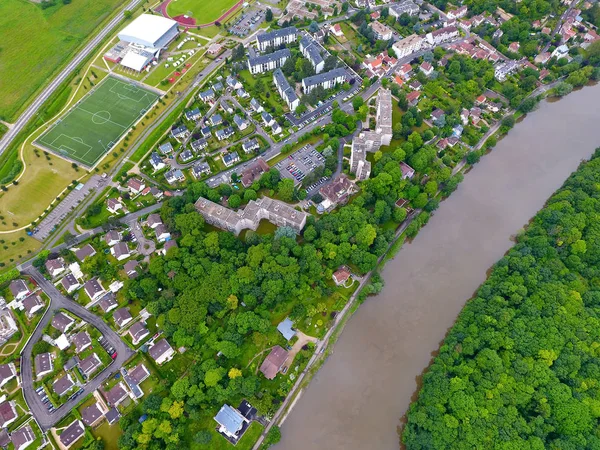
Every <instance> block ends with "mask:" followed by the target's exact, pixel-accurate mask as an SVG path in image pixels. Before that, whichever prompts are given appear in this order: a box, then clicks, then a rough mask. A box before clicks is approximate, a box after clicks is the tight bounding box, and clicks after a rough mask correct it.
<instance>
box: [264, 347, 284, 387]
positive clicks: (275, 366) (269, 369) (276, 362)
mask: <svg viewBox="0 0 600 450" xmlns="http://www.w3.org/2000/svg"><path fill="white" fill-rule="evenodd" d="M288 355H289V353H288V352H287V351H286V350H285V349H284V348H283V347H281V346H279V345H276V346H275V347H273V348H272V349H271V351H270V352H269V355H268V356H267V357H266V358H265V360H264V361H263V363H262V364H261V366H260V369H259V370H260V371H261V373H262V374H263V375H264V376H265V378H266V379H267V380H272V379H273V378H275V376H276V375H277V374H278V373H279V370H281V367H282V366H283V364H284V363H285V361H286V360H287V358H288Z"/></svg>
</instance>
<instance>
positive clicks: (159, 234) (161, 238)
mask: <svg viewBox="0 0 600 450" xmlns="http://www.w3.org/2000/svg"><path fill="white" fill-rule="evenodd" d="M154 234H155V236H156V240H157V241H158V242H165V241H166V240H168V239H171V233H169V230H167V227H166V226H165V225H162V224H161V225H159V226H157V227H156V228H155V229H154Z"/></svg>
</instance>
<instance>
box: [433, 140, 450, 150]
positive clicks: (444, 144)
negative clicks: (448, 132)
mask: <svg viewBox="0 0 600 450" xmlns="http://www.w3.org/2000/svg"><path fill="white" fill-rule="evenodd" d="M436 146H437V148H439V149H440V150H445V149H446V147H448V139H446V138H444V139H440V140H439V141H438V142H437V144H436Z"/></svg>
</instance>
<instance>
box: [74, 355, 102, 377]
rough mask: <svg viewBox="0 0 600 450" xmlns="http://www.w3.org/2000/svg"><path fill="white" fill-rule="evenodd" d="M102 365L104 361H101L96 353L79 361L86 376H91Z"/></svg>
mask: <svg viewBox="0 0 600 450" xmlns="http://www.w3.org/2000/svg"><path fill="white" fill-rule="evenodd" d="M100 367H102V361H100V358H98V355H96V354H95V353H92V354H91V355H89V356H88V357H86V358H84V359H82V360H81V361H79V368H80V369H81V371H82V372H83V374H84V375H85V376H86V378H89V377H90V375H92V374H93V373H94V372H95V371H96V370H98V369H99V368H100Z"/></svg>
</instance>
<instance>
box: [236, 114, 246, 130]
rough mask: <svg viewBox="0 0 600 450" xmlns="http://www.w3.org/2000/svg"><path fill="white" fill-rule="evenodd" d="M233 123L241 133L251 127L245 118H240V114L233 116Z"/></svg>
mask: <svg viewBox="0 0 600 450" xmlns="http://www.w3.org/2000/svg"><path fill="white" fill-rule="evenodd" d="M233 123H235V125H236V126H237V127H238V129H239V130H240V131H244V130H245V129H246V128H248V126H249V125H250V123H249V122H248V120H246V119H245V118H243V117H242V116H240V115H238V114H236V115H235V116H233Z"/></svg>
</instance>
